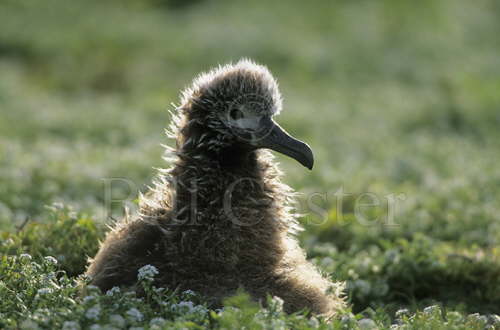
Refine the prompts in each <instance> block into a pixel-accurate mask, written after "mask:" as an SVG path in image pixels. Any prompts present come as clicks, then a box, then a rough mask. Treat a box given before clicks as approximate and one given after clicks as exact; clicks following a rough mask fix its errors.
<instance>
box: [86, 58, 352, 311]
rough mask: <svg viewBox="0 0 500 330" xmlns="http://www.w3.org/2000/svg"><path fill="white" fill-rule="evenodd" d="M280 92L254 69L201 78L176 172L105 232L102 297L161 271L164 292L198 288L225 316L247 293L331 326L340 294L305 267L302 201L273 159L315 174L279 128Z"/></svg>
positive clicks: (92, 268) (179, 136)
mask: <svg viewBox="0 0 500 330" xmlns="http://www.w3.org/2000/svg"><path fill="white" fill-rule="evenodd" d="M280 110H281V96H280V93H279V91H278V85H277V83H276V80H275V79H274V78H273V76H272V75H271V73H270V72H269V71H268V70H267V68H266V67H264V66H261V65H257V64H255V63H253V62H252V61H249V60H241V61H239V62H238V63H236V64H229V65H226V66H221V67H218V68H216V69H214V70H212V71H210V72H208V73H204V74H201V75H200V76H198V77H197V78H196V79H195V80H194V82H193V83H192V85H191V86H190V87H189V88H187V89H186V90H185V91H184V92H183V93H182V96H181V103H180V105H179V106H178V107H177V109H176V110H175V113H174V114H173V121H172V126H171V132H170V134H171V135H172V136H173V137H174V138H175V140H176V147H175V148H172V149H170V150H168V151H169V153H170V155H171V158H173V160H172V165H171V167H170V168H169V169H166V170H162V171H160V174H159V177H158V180H157V182H155V185H154V187H153V188H152V189H151V190H150V191H149V192H148V193H147V194H146V195H145V196H142V197H141V202H140V205H139V208H140V209H139V212H138V214H137V215H136V216H135V217H133V218H131V219H128V218H127V219H124V220H122V221H121V222H119V223H118V224H116V225H115V226H114V228H113V229H112V230H111V231H110V232H109V233H108V234H107V237H106V239H105V240H104V242H103V243H102V244H101V246H100V250H99V252H98V253H97V255H96V256H95V258H94V259H92V260H90V265H89V267H88V270H87V275H89V276H90V277H91V283H92V284H94V285H96V286H98V287H99V288H100V289H102V290H108V289H110V288H112V287H113V286H120V285H121V286H133V285H134V283H135V282H136V281H137V271H138V269H139V268H141V267H143V266H144V265H148V264H149V265H153V266H155V267H156V268H157V269H158V271H159V274H158V275H157V276H156V278H155V284H156V285H157V286H162V287H167V288H170V289H176V288H177V289H180V290H188V289H190V290H193V291H195V292H197V293H199V294H201V295H203V296H204V297H206V299H208V301H209V302H211V303H213V305H214V306H219V305H220V304H221V301H222V299H224V298H225V297H227V296H230V295H232V294H234V293H235V292H236V291H237V289H238V288H243V289H244V290H246V291H247V292H248V293H249V294H250V295H251V296H252V298H253V299H255V300H257V301H262V302H264V301H265V298H266V296H267V295H271V296H278V297H280V298H281V299H283V301H284V308H285V311H287V312H295V311H299V310H301V309H309V310H310V311H312V312H313V313H315V314H319V315H323V316H326V317H331V316H334V315H335V314H336V312H337V311H339V310H340V309H341V308H343V306H344V301H343V299H342V298H341V291H342V289H343V285H342V284H341V283H334V282H331V281H330V280H329V279H328V278H327V277H326V276H323V275H321V274H320V272H319V271H318V270H317V268H316V267H315V266H314V265H312V264H311V263H310V262H308V261H307V260H306V258H305V253H304V251H303V250H302V249H301V248H300V247H299V245H298V243H297V240H296V238H295V234H296V232H297V231H298V230H300V229H301V228H300V226H299V225H298V223H297V221H296V216H295V215H294V214H293V212H292V211H293V208H292V207H291V203H292V198H293V192H292V191H291V189H290V188H289V187H288V186H286V185H285V184H283V183H282V182H281V181H280V175H281V173H280V171H279V170H278V168H277V165H276V164H275V163H274V162H273V158H272V156H271V154H270V153H269V151H267V150H266V149H271V150H274V151H277V152H279V153H282V154H284V155H287V156H289V157H291V158H294V159H296V160H297V161H298V162H300V163H301V164H302V165H304V166H305V167H307V168H309V169H312V167H313V154H312V151H311V149H310V148H309V146H308V145H307V144H305V143H303V142H301V141H299V140H297V139H295V138H293V137H292V136H290V135H289V134H288V133H287V132H286V131H285V130H283V128H281V127H280V126H279V125H278V124H277V123H276V122H275V121H274V120H273V116H274V115H276V114H278V113H279V112H280Z"/></svg>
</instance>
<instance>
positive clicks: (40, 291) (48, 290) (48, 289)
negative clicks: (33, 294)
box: [37, 288, 52, 295]
mask: <svg viewBox="0 0 500 330" xmlns="http://www.w3.org/2000/svg"><path fill="white" fill-rule="evenodd" d="M37 293H38V294H39V295H42V294H50V293H52V289H51V288H41V289H38V291H37Z"/></svg>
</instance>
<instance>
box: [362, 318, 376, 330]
mask: <svg viewBox="0 0 500 330" xmlns="http://www.w3.org/2000/svg"><path fill="white" fill-rule="evenodd" d="M358 326H359V328H360V329H363V330H369V329H377V324H376V323H375V321H373V320H372V319H361V320H359V321H358Z"/></svg>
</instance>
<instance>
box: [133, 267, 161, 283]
mask: <svg viewBox="0 0 500 330" xmlns="http://www.w3.org/2000/svg"><path fill="white" fill-rule="evenodd" d="M158 273H159V272H158V269H156V267H155V266H152V265H146V266H143V267H141V268H140V269H139V271H138V273H137V279H138V280H139V281H142V280H153V278H154V277H155V275H158Z"/></svg>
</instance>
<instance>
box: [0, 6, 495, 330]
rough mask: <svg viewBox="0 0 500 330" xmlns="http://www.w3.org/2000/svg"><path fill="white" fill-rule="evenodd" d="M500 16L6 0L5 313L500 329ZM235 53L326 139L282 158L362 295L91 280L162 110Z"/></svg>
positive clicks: (303, 124)
mask: <svg viewBox="0 0 500 330" xmlns="http://www.w3.org/2000/svg"><path fill="white" fill-rule="evenodd" d="M499 30H500V5H499V2H498V1H495V0H480V1H477V2H472V1H467V0H425V1H418V2H416V1H413V2H412V1H402V0H380V1H324V2H315V3H314V4H311V3H306V2H303V1H299V0H290V1H288V2H287V4H283V3H281V2H269V1H264V0H255V1H251V2H234V1H225V0H223V1H203V0H191V1H178V0H141V1H135V0H134V1H133V0H120V1H118V0H109V1H98V0H85V1H83V0H82V1H76V0H75V1H63V0H46V1H28V0H19V1H18V0H3V1H0V255H1V257H0V258H1V259H0V260H1V264H0V328H8V329H10V328H11V329H18V328H22V329H36V328H45V329H54V328H61V327H62V328H65V329H79V328H81V329H84V328H94V329H98V328H99V327H103V328H108V329H111V328H112V327H114V328H123V327H144V328H153V329H154V328H174V329H175V328H179V329H180V328H200V327H211V328H234V327H238V326H240V327H246V328H252V329H253V328H256V329H261V328H267V329H274V328H277V329H279V328H304V329H305V328H334V329H335V328H360V329H372V328H389V327H393V328H395V329H398V328H401V329H483V328H484V327H486V328H488V327H489V328H495V327H497V328H500V325H498V322H499V318H498V316H495V315H499V314H500V307H499V306H500V250H499V249H500V244H499V242H500V193H499V187H500V167H499V166H498V164H499V163H500V156H499V153H498V150H499V148H500V130H498V126H499V124H500V116H499V112H498V105H499V104H500V93H499V90H500V79H499V77H500V56H498V54H499V53H500V43H498V35H497V34H495V33H493V31H499ZM241 57H251V58H253V59H255V60H256V61H258V62H261V63H264V64H266V65H268V66H269V67H270V69H271V70H272V72H273V73H274V74H275V75H276V77H277V78H278V80H279V82H280V88H281V90H282V93H283V96H284V109H283V113H282V114H281V115H280V116H279V117H278V118H277V120H278V121H279V122H280V124H282V125H283V126H284V127H286V128H287V129H288V130H289V131H290V132H293V134H294V135H295V136H297V137H298V138H300V139H301V140H304V141H307V142H308V143H309V144H310V145H311V147H312V149H313V150H314V154H315V168H314V170H313V171H312V172H305V171H304V169H302V168H301V167H300V166H297V164H296V163H295V162H293V161H291V160H289V159H287V158H283V157H281V156H278V160H280V161H281V162H282V167H283V169H284V170H285V172H286V174H287V175H286V177H285V178H284V181H286V182H287V183H288V184H290V185H292V187H293V188H295V189H296V190H298V191H300V192H301V193H303V195H302V197H300V201H299V202H300V203H299V204H298V208H299V211H300V212H301V213H304V214H307V217H305V218H304V219H302V221H303V224H304V226H305V227H306V230H305V231H304V232H302V233H301V234H300V236H299V238H300V240H301V243H302V245H303V246H305V248H306V251H307V252H308V254H309V257H311V258H313V260H314V262H315V263H316V264H317V265H318V267H320V268H321V269H322V270H323V271H324V272H325V273H328V274H330V276H331V277H332V278H333V279H335V280H339V281H346V282H347V299H348V301H349V302H350V304H351V306H352V308H351V310H350V311H346V312H345V313H344V314H342V315H340V316H339V318H338V319H337V320H333V321H332V322H331V323H330V324H328V325H327V324H326V323H325V322H324V320H320V319H317V318H315V317H309V315H308V314H307V311H304V312H303V313H298V314H295V315H284V314H283V313H282V311H281V307H280V301H279V299H274V300H270V302H269V304H268V307H266V308H262V307H261V306H258V305H257V304H255V303H252V302H251V301H249V300H248V297H247V296H246V295H245V294H244V293H241V294H240V295H238V296H236V297H233V298H230V299H228V300H227V301H226V307H225V308H224V309H223V310H210V309H207V308H206V305H205V304H204V302H203V300H202V299H201V298H200V297H197V296H196V295H194V296H193V295H192V294H191V293H189V292H188V293H182V292H171V291H168V290H160V289H158V288H153V287H152V286H151V285H150V283H149V282H148V280H147V279H145V278H144V279H142V280H141V281H142V282H141V283H142V285H143V287H142V289H143V290H142V291H144V292H145V293H146V295H145V296H136V294H135V293H134V292H130V291H124V289H121V290H122V291H118V290H117V289H114V290H112V291H111V292H109V293H108V294H107V293H103V294H100V293H98V292H97V291H96V290H95V289H92V288H90V289H89V291H88V292H82V291H81V288H80V285H81V283H84V282H85V279H83V278H80V277H79V276H80V275H81V274H82V272H83V270H84V269H85V265H86V260H87V258H88V257H91V256H93V255H94V254H95V252H96V250H97V248H98V241H99V240H100V239H102V238H103V236H104V234H105V231H106V226H105V224H106V223H108V222H109V219H110V218H119V217H120V216H121V215H122V213H123V212H122V209H123V206H126V207H131V208H134V207H135V206H136V200H137V196H138V193H139V192H144V191H145V190H146V189H147V185H148V184H150V183H151V181H152V177H153V176H154V175H155V170H154V169H153V168H155V167H165V166H166V164H165V162H164V161H163V160H162V159H161V156H162V152H163V149H162V147H161V146H160V144H161V143H166V144H169V143H170V142H168V141H166V139H165V138H164V135H163V129H164V128H165V127H167V125H168V122H169V115H168V112H167V111H166V106H167V105H168V104H170V103H171V102H177V95H178V92H179V90H180V89H182V88H183V87H184V86H185V85H186V84H187V83H188V82H189V81H190V80H191V79H192V78H193V76H194V75H196V74H197V73H199V72H200V71H202V70H206V69H208V68H210V67H212V66H214V65H216V64H218V63H225V62H228V61H231V60H232V61H234V60H237V59H239V58H241ZM337 193H340V195H339V194H337ZM70 205H71V207H70ZM367 205H368V206H367ZM132 212H133V210H132ZM49 256H50V257H51V258H48V259H45V258H46V257H49ZM55 261H56V262H57V263H56V262H55ZM139 316H141V317H139Z"/></svg>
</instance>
